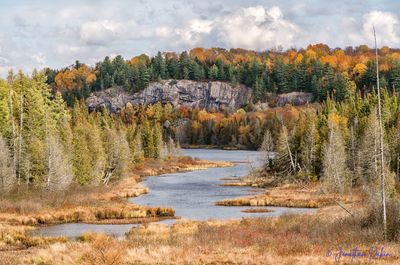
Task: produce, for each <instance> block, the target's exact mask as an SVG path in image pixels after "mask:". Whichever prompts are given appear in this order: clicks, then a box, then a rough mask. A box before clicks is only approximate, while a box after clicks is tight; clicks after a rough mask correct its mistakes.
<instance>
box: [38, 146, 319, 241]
mask: <svg viewBox="0 0 400 265" xmlns="http://www.w3.org/2000/svg"><path fill="white" fill-rule="evenodd" d="M182 154H183V155H187V156H191V157H196V158H199V159H207V160H214V161H230V162H236V164H235V166H233V167H227V168H210V169H207V170H200V171H192V172H183V173H182V172H181V173H173V174H165V175H161V176H151V177H147V178H146V179H145V180H144V181H143V182H142V183H143V184H144V185H145V186H147V187H148V188H149V189H150V192H149V193H148V194H144V195H141V196H139V197H136V198H130V199H129V201H130V202H132V203H136V204H140V205H147V206H165V207H172V208H173V209H175V215H176V216H178V217H181V218H185V219H192V220H208V219H233V218H242V217H259V216H277V215H282V214H283V213H300V212H304V211H312V210H313V209H302V208H285V207H268V209H272V210H274V212H271V213H243V212H241V211H242V210H243V209H246V208H249V207H226V206H216V205H215V202H216V201H220V200H224V199H229V198H234V197H238V196H245V195H249V194H254V192H250V189H251V188H250V187H229V186H225V187H224V186H220V184H222V183H223V182H224V181H223V180H220V179H221V178H227V177H229V178H232V177H234V178H239V177H243V176H245V175H247V174H248V173H249V172H250V171H251V169H252V168H257V167H259V166H261V165H262V158H261V156H262V154H261V153H260V152H256V151H238V150H234V151H228V150H213V149H184V150H182ZM253 191H254V189H253ZM172 222H173V220H165V221H163V223H172ZM133 226H134V225H133V224H130V225H98V224H82V223H72V224H63V225H55V226H48V227H43V228H40V229H37V230H35V232H34V233H36V234H40V235H45V236H60V235H64V236H68V237H76V236H79V235H80V234H82V233H84V232H89V231H92V232H102V233H106V234H110V235H115V236H123V235H124V234H125V233H126V232H127V231H128V230H129V229H130V228H131V227H133Z"/></svg>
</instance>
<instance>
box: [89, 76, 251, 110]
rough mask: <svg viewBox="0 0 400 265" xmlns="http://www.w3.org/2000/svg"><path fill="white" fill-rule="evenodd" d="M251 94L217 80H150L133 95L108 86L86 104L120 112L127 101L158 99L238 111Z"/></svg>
mask: <svg viewBox="0 0 400 265" xmlns="http://www.w3.org/2000/svg"><path fill="white" fill-rule="evenodd" d="M250 97H251V89H249V88H247V87H245V86H243V85H241V86H237V87H233V86H232V85H231V84H229V83H225V82H218V81H212V82H200V81H191V80H163V81H161V82H153V83H150V85H149V86H148V87H147V88H146V89H145V90H143V91H141V92H138V93H134V94H130V93H127V92H125V91H124V90H123V89H122V88H109V89H106V90H104V91H101V92H97V93H95V94H94V95H92V96H90V97H88V98H87V99H86V104H87V106H88V108H89V110H90V111H93V110H101V109H102V108H104V107H106V108H107V109H108V110H109V111H111V112H119V111H120V110H121V109H122V108H124V107H125V106H126V105H127V104H128V103H130V104H132V105H139V104H143V105H148V104H155V103H157V102H161V103H162V104H166V103H168V102H169V103H171V104H172V105H173V106H185V107H192V108H205V109H207V110H211V109H213V108H215V109H217V110H224V109H228V110H235V109H237V108H240V107H242V106H244V105H246V104H247V103H248V102H249V100H250Z"/></svg>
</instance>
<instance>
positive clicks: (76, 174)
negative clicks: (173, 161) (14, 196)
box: [0, 72, 168, 192]
mask: <svg viewBox="0 0 400 265" xmlns="http://www.w3.org/2000/svg"><path fill="white" fill-rule="evenodd" d="M162 137H163V135H162V128H161V124H160V123H159V122H157V120H155V119H152V120H149V119H147V117H146V116H145V113H144V115H142V116H141V117H140V120H139V121H138V122H132V121H130V122H124V121H123V120H122V118H121V117H120V116H115V115H111V114H108V113H88V111H87V108H86V106H85V105H84V104H83V103H79V102H77V103H76V104H75V105H74V107H73V108H67V106H66V104H65V102H64V100H63V98H62V96H61V94H60V92H56V93H55V94H52V93H51V89H50V87H49V86H48V84H47V83H46V76H45V75H44V73H38V72H35V73H33V75H32V77H28V76H26V75H25V74H23V73H22V72H20V73H18V74H13V73H10V75H9V76H8V79H7V80H1V82H0V157H1V159H0V178H1V182H0V187H1V190H2V191H3V192H7V191H13V188H15V187H19V186H20V185H24V186H25V185H26V186H30V185H32V186H40V187H43V188H45V189H50V190H63V189H66V188H67V187H68V186H69V184H71V183H72V182H75V183H79V184H82V185H83V184H98V183H104V184H107V183H108V182H109V181H110V180H117V179H120V178H122V177H124V176H126V173H127V170H128V169H129V165H130V164H132V163H140V162H142V161H143V159H144V158H155V159H157V158H161V157H165V156H166V155H167V153H165V152H166V150H167V146H166V145H165V144H164V142H163V139H162ZM167 142H168V139H167Z"/></svg>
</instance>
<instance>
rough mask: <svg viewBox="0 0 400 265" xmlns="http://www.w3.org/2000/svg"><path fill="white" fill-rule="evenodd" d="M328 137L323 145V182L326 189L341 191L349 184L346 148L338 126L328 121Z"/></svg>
mask: <svg viewBox="0 0 400 265" xmlns="http://www.w3.org/2000/svg"><path fill="white" fill-rule="evenodd" d="M328 126H329V137H328V141H327V142H326V143H325V145H324V146H323V155H324V156H323V164H322V166H323V183H324V186H325V188H326V189H328V190H331V191H335V192H340V193H343V192H344V191H345V190H346V188H348V187H349V186H350V181H349V178H348V169H347V163H346V161H347V159H346V149H345V142H344V140H343V136H342V133H341V131H340V128H338V126H337V125H336V124H334V123H333V122H329V123H328Z"/></svg>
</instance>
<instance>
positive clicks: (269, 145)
mask: <svg viewBox="0 0 400 265" xmlns="http://www.w3.org/2000/svg"><path fill="white" fill-rule="evenodd" d="M274 148H275V145H274V139H273V137H272V134H271V131H270V130H268V129H267V130H266V131H265V133H264V137H263V141H262V143H261V148H260V150H261V151H263V152H264V153H265V155H264V158H265V165H266V166H268V167H269V166H271V163H272V158H273V155H272V152H273V151H274Z"/></svg>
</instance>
